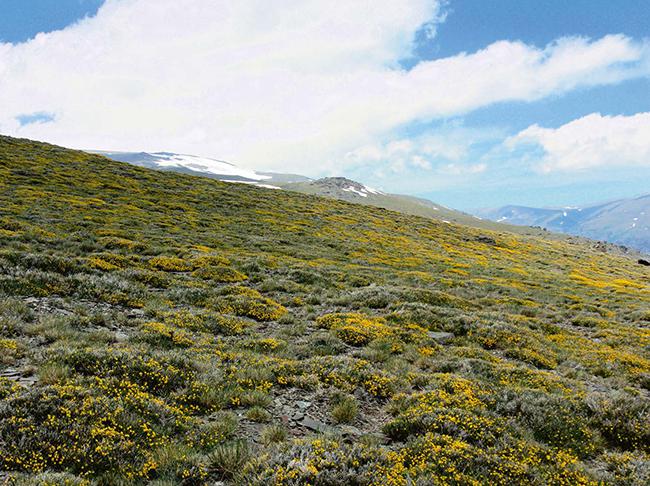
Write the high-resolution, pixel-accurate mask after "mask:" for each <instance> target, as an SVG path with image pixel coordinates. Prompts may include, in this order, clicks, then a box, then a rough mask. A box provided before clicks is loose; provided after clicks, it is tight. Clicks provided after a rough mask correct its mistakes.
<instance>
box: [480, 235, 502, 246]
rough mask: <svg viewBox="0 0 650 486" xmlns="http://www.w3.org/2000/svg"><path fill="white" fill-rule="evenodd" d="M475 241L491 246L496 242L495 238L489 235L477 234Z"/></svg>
mask: <svg viewBox="0 0 650 486" xmlns="http://www.w3.org/2000/svg"><path fill="white" fill-rule="evenodd" d="M476 241H478V242H479V243H485V244H486V245H492V246H495V245H496V244H497V242H496V240H495V239H494V238H492V237H491V236H484V235H481V236H477V237H476Z"/></svg>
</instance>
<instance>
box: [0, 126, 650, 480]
mask: <svg viewBox="0 0 650 486" xmlns="http://www.w3.org/2000/svg"><path fill="white" fill-rule="evenodd" d="M649 290H650V273H649V272H648V270H647V268H646V267H642V266H640V265H637V264H636V262H635V261H633V260H630V259H625V258H622V257H617V256H614V255H609V254H605V253H599V252H594V251H592V250H591V249H590V248H589V247H587V246H584V245H581V244H579V243H573V244H569V243H566V242H560V241H550V240H548V241H547V240H542V239H536V238H533V237H526V236H522V235H513V234H508V233H493V232H489V231H488V230H481V229H475V228H468V227H463V226H457V225H453V224H445V223H441V222H438V221H435V220H431V219H425V218H419V217H416V216H407V215H404V214H399V213H394V212H390V211H387V210H382V209H379V208H373V207H368V206H360V205H354V204H349V203H345V202H342V201H335V200H331V199H325V198H320V197H315V196H305V195H301V194H297V193H291V192H285V191H274V190H264V189H260V188H255V187H248V186H245V185H241V184H239V185H238V184H225V183H221V182H218V181H214V180H210V179H206V178H198V177H191V176H187V175H182V174H175V173H166V172H156V171H152V170H148V169H143V168H138V167H133V166H129V165H127V164H122V163H118V162H112V161H108V160H107V159H104V158H102V157H100V156H95V155H89V154H85V153H82V152H75V151H71V150H66V149H62V148H58V147H54V146H50V145H46V144H42V143H35V142H30V141H25V140H16V139H11V138H7V137H0V296H1V297H0V351H1V352H0V375H2V376H3V377H2V378H0V471H2V472H1V473H0V479H1V478H2V477H12V478H14V479H12V480H11V481H13V482H15V483H16V484H63V483H65V484H132V483H138V484H140V483H150V484H155V485H171V484H185V485H193V484H205V483H210V482H214V481H221V480H222V481H225V482H227V483H233V484H259V485H266V484H287V485H289V484H295V485H297V484H312V485H336V484H357V485H372V484H382V485H410V484H422V485H424V484H486V483H492V484H540V485H541V484H595V483H597V482H605V483H607V484H621V485H623V484H625V485H627V484H639V485H640V484H647V483H648V481H649V480H650V462H649V457H648V454H649V453H650V450H649V449H650V430H649V426H648V424H649V423H650V408H649V405H650V399H649V398H648V395H649V392H648V389H649V388H650V331H649V329H648V326H649V325H650V292H649Z"/></svg>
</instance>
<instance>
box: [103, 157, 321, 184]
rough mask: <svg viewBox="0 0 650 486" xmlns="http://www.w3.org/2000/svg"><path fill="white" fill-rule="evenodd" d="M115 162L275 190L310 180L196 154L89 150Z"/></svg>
mask: <svg viewBox="0 0 650 486" xmlns="http://www.w3.org/2000/svg"><path fill="white" fill-rule="evenodd" d="M91 153H95V154H100V155H103V156H105V157H108V158H109V159H112V160H116V161H118V162H128V163H129V164H133V165H137V166H139V167H146V168H148V169H158V170H169V171H173V172H181V173H184V174H190V175H198V176H202V177H210V178H212V179H218V180H221V181H225V182H240V183H244V184H253V185H256V186H261V187H270V188H275V189H277V188H278V187H277V186H274V184H275V183H276V182H277V183H288V182H299V181H303V180H309V178H308V177H305V176H301V175H297V174H278V173H275V172H257V171H255V170H251V169H242V168H241V167H237V166H236V165H234V164H231V163H230V162H225V161H223V160H218V159H211V158H207V157H198V156H196V155H186V154H175V153H171V152H106V151H99V150H98V151H92V152H91Z"/></svg>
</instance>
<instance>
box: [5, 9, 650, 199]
mask: <svg viewBox="0 0 650 486" xmlns="http://www.w3.org/2000/svg"><path fill="white" fill-rule="evenodd" d="M336 7H337V8H332V3H331V2H329V1H325V0H277V1H274V2H267V1H263V0H238V1H237V2H232V1H231V0H184V1H183V2H178V1H177V0H105V1H103V0H29V1H25V0H0V133H2V134H5V135H11V136H18V137H25V138H31V139H36V140H43V141H48V142H51V143H56V144H59V145H64V146H68V147H73V148H81V149H103V150H124V151H142V150H145V151H171V152H180V153H188V154H194V155H200V156H205V157H213V158H217V159H221V160H228V161H230V162H233V163H235V164H237V165H239V166H241V167H245V168H252V169H258V170H273V171H279V172H293V173H301V174H305V175H308V176H311V177H321V176H331V175H344V176H347V177H350V178H353V179H355V180H359V181H362V182H364V183H366V184H368V185H370V186H373V187H376V188H379V189H382V190H385V191H389V192H397V193H404V194H413V195H419V196H424V197H427V198H429V199H432V200H434V201H436V202H438V203H440V204H444V205H446V206H449V207H454V208H458V209H463V210H471V209H474V208H485V207H498V206H502V205H506V204H523V205H530V206H549V207H559V206H577V205H585V204H589V203H595V202H601V201H605V200H611V199H616V198H621V197H632V196H635V195H641V194H647V193H650V2H647V1H646V0H618V1H616V2H612V1H610V0H571V1H570V2H567V1H565V0H493V1H489V2H488V1H485V0H353V1H352V0H351V1H350V2H341V3H337V4H336Z"/></svg>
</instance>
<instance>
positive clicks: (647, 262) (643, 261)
mask: <svg viewBox="0 0 650 486" xmlns="http://www.w3.org/2000/svg"><path fill="white" fill-rule="evenodd" d="M638 264H639V265H643V266H646V267H650V262H649V261H648V260H644V259H643V258H639V261H638Z"/></svg>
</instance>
